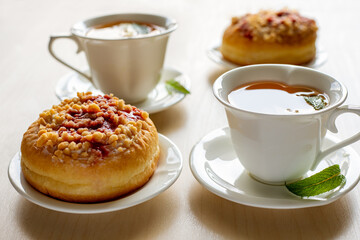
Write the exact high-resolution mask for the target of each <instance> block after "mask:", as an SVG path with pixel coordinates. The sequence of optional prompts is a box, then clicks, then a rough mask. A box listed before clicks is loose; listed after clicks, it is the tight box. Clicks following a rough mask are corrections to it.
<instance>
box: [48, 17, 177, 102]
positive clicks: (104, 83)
mask: <svg viewBox="0 0 360 240" xmlns="http://www.w3.org/2000/svg"><path fill="white" fill-rule="evenodd" d="M119 21H134V22H139V23H150V24H155V25H158V26H160V27H163V28H164V30H163V31H161V32H160V33H157V34H152V35H144V36H141V37H128V38H119V39H103V38H99V37H91V36H87V32H88V31H89V29H90V28H91V27H93V26H98V25H104V24H109V23H114V22H119ZM176 28H177V24H176V22H175V20H173V19H170V18H167V17H163V16H158V15H150V14H137V13H130V14H125V13H124V14H114V15H107V16H102V17H96V18H91V19H88V20H84V21H81V22H78V23H76V24H75V25H74V26H73V27H72V28H71V33H70V34H65V35H56V36H55V35H54V36H51V37H50V41H49V52H50V54H51V55H52V56H53V57H54V58H55V59H56V60H58V61H59V62H61V63H63V64H64V65H65V66H67V67H69V68H71V69H72V70H74V71H76V72H78V73H79V74H81V75H82V76H84V77H86V78H87V79H89V80H90V81H91V82H92V83H93V84H94V86H95V87H96V88H98V89H100V90H101V91H102V92H104V93H113V94H115V95H116V96H117V97H119V98H122V99H124V100H125V101H126V102H129V103H135V102H139V101H142V100H145V99H146V97H147V95H148V94H149V93H150V92H151V90H153V89H154V88H155V86H156V85H157V83H158V82H159V80H160V77H161V71H162V69H163V64H164V58H165V52H166V46H167V42H168V38H169V35H170V33H171V32H173V31H174V30H175V29H176ZM59 38H67V39H71V40H73V41H75V43H76V44H77V45H78V51H77V53H79V52H81V51H84V52H85V55H86V59H87V62H88V65H89V69H90V73H91V76H88V75H87V74H86V73H84V72H82V71H81V70H78V69H76V68H74V67H73V66H71V65H69V64H67V63H66V62H65V61H63V60H62V59H60V58H59V57H57V56H56V55H55V53H54V51H53V43H54V41H55V40H57V39H59Z"/></svg>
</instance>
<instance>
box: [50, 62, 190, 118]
mask: <svg viewBox="0 0 360 240" xmlns="http://www.w3.org/2000/svg"><path fill="white" fill-rule="evenodd" d="M87 72H89V71H87ZM169 79H175V80H176V81H178V82H179V83H180V84H181V85H183V86H184V87H185V88H186V89H188V90H190V79H189V78H188V77H187V76H186V75H185V74H183V73H182V72H180V71H178V70H176V69H174V68H170V67H165V68H164V70H163V73H162V76H161V79H160V81H159V83H158V85H157V86H156V88H155V89H154V90H153V91H151V92H150V93H149V95H148V97H147V99H146V100H145V101H143V102H140V103H137V104H134V105H135V106H136V107H138V108H140V109H143V110H145V111H147V112H148V113H156V112H160V111H163V110H165V109H167V108H169V107H171V106H173V105H175V104H176V103H178V102H180V101H181V100H182V99H184V98H185V96H186V95H185V94H183V93H179V92H172V93H169V92H168V91H167V90H166V88H165V81H166V80H169ZM88 91H91V92H93V93H94V94H103V93H102V92H101V91H100V90H98V89H96V88H95V87H94V86H93V85H92V84H91V82H90V81H89V80H87V79H86V78H85V77H83V76H81V75H80V74H78V73H76V72H70V73H68V74H66V75H65V76H63V77H62V78H61V79H60V80H59V82H58V83H57V85H56V88H55V93H56V96H57V97H58V98H59V99H60V100H63V99H65V98H73V97H76V93H77V92H88Z"/></svg>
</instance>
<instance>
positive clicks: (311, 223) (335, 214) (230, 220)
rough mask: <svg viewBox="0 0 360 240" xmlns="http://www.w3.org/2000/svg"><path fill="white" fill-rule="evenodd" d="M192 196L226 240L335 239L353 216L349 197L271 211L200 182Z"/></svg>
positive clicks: (203, 219) (210, 227)
mask: <svg viewBox="0 0 360 240" xmlns="http://www.w3.org/2000/svg"><path fill="white" fill-rule="evenodd" d="M189 196H190V199H189V201H190V207H191V210H192V212H193V213H194V215H195V216H196V217H197V219H198V221H199V222H200V224H201V225H204V226H205V227H206V230H207V231H211V232H213V234H216V235H219V236H221V238H224V239H334V238H337V237H338V236H340V235H341V233H342V232H343V231H344V230H345V229H346V228H347V227H348V225H349V223H350V222H351V218H352V216H351V212H352V210H351V208H352V206H351V204H350V205H347V203H348V202H350V201H346V197H343V198H342V199H340V200H338V201H335V202H334V203H331V204H329V205H326V206H322V207H313V208H305V209H293V210H271V209H262V208H255V207H248V206H244V205H240V204H237V203H233V202H231V201H228V200H225V199H222V198H220V197H218V196H217V195H215V194H213V193H211V192H209V191H208V190H206V189H205V188H203V187H202V186H201V185H199V184H195V185H193V187H192V189H191V191H190V194H189ZM204 231H205V230H204Z"/></svg>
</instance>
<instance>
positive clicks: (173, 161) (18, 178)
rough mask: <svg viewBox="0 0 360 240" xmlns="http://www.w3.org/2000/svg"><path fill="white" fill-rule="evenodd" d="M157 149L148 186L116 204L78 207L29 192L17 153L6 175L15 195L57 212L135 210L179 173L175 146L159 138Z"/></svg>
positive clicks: (177, 150)
mask: <svg viewBox="0 0 360 240" xmlns="http://www.w3.org/2000/svg"><path fill="white" fill-rule="evenodd" d="M159 145H160V149H161V154H160V159H159V164H158V167H157V169H156V171H155V173H154V175H153V176H152V177H151V179H150V180H149V182H148V183H146V184H145V185H144V186H143V187H142V188H140V189H139V190H137V191H135V192H133V193H131V194H129V195H126V196H125V197H122V198H119V199H117V200H113V201H109V202H103V203H90V204H78V203H69V202H64V201H61V200H57V199H54V198H51V197H49V196H47V195H44V194H42V193H40V192H38V191H37V190H35V189H34V188H32V187H31V186H30V185H29V184H28V183H27V181H26V180H25V178H24V176H23V174H22V172H21V167H20V153H17V154H16V155H15V156H14V158H13V159H12V160H11V162H10V164H9V169H8V175H9V179H10V182H11V184H12V185H13V187H14V188H15V189H16V191H17V192H18V193H20V194H21V195H22V196H24V197H25V198H26V199H28V200H29V201H31V202H33V203H35V204H37V205H39V206H42V207H44V208H48V209H52V210H55V211H59V212H67V213H78V214H90V213H104V212H112V211H117V210H121V209H125V208H129V207H132V206H135V205H137V204H140V203H143V202H145V201H147V200H150V199H152V198H154V197H155V196H157V195H159V194H160V193H162V192H163V191H165V190H166V189H168V188H169V187H170V186H171V185H172V184H173V183H174V182H175V181H176V179H177V178H178V177H179V175H180V172H181V170H182V156H181V153H180V151H179V149H178V148H177V146H176V145H175V144H174V143H173V142H171V141H170V140H169V139H168V138H166V137H165V136H163V135H161V134H159Z"/></svg>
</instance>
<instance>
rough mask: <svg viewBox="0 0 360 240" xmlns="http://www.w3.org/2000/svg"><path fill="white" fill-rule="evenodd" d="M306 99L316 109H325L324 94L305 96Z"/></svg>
mask: <svg viewBox="0 0 360 240" xmlns="http://www.w3.org/2000/svg"><path fill="white" fill-rule="evenodd" d="M304 99H305V101H306V102H307V103H308V104H310V105H311V106H313V108H314V109H315V110H320V109H323V108H324V107H325V106H326V104H327V103H326V101H325V99H324V98H323V97H322V96H319V95H318V96H304Z"/></svg>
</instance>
